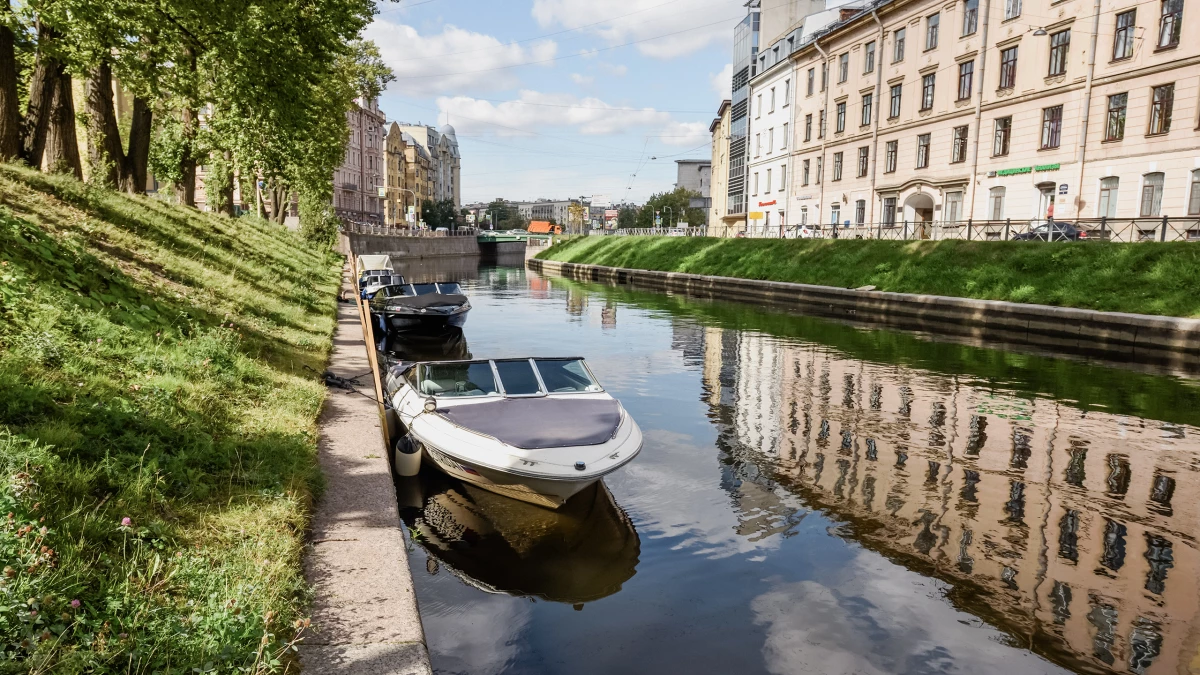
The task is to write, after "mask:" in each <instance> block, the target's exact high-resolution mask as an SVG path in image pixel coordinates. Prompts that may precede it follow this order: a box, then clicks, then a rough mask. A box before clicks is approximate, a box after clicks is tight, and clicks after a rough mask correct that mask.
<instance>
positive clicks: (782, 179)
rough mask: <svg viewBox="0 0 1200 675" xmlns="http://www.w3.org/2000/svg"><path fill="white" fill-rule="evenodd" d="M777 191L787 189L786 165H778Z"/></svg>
mask: <svg viewBox="0 0 1200 675" xmlns="http://www.w3.org/2000/svg"><path fill="white" fill-rule="evenodd" d="M779 189H780V190H786V189H787V164H780V165H779Z"/></svg>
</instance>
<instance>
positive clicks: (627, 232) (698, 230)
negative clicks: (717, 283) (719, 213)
mask: <svg viewBox="0 0 1200 675" xmlns="http://www.w3.org/2000/svg"><path fill="white" fill-rule="evenodd" d="M708 230H709V228H707V227H704V226H699V227H626V228H623V229H618V230H592V231H591V232H589V233H588V234H589V235H590V236H593V237H605V236H606V237H708V236H716V235H710V234H708Z"/></svg>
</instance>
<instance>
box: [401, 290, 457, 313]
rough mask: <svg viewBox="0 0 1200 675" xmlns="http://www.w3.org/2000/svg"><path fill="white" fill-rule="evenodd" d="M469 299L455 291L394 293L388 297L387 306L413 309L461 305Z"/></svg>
mask: <svg viewBox="0 0 1200 675" xmlns="http://www.w3.org/2000/svg"><path fill="white" fill-rule="evenodd" d="M466 301H467V296H465V295H457V294H454V293H450V294H446V295H443V294H441V293H427V294H425V295H393V296H391V297H389V298H388V299H387V306H389V307H390V306H392V305H403V306H405V307H412V308H413V309H423V308H426V307H437V306H439V305H461V304H463V303H465V302H466Z"/></svg>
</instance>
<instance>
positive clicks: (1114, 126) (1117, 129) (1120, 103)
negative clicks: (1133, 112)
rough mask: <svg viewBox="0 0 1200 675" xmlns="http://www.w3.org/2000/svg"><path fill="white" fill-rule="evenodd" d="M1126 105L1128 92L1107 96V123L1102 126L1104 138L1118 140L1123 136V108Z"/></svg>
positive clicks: (1124, 108)
mask: <svg viewBox="0 0 1200 675" xmlns="http://www.w3.org/2000/svg"><path fill="white" fill-rule="evenodd" d="M1128 105H1129V94H1128V93H1125V94H1113V95H1112V96H1109V97H1108V124H1106V125H1105V127H1104V140H1106V141H1119V140H1121V139H1122V138H1125V110H1126V108H1127V107H1128Z"/></svg>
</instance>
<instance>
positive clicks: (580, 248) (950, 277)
mask: <svg viewBox="0 0 1200 675" xmlns="http://www.w3.org/2000/svg"><path fill="white" fill-rule="evenodd" d="M538 257H539V258H544V259H547V260H560V261H563V262H574V263H586V264H591V265H606V266H611V267H626V268H632V269H643V270H655V271H664V272H687V273H691V274H708V275H715V276H726V277H737V278H743V279H764V280H769V281H790V282H796V283H805V284H819V285H824V286H839V287H842V288H858V287H860V286H868V285H869V286H875V287H876V288H877V289H878V290H881V291H895V292H900V293H924V294H930V295H946V296H953V297H961V298H977V299H982V300H1006V301H1009V302H1025V303H1033V304H1043V305H1058V306H1062V307H1078V308H1082V309H1095V310H1102V311H1111V312H1133V313H1137V314H1161V315H1166V316H1182V317H1200V293H1197V292H1196V289H1197V288H1200V245H1196V244H1191V243H1186V242H1179V243H1150V242H1147V243H1139V244H1113V243H1105V242H1086V243H1052V244H1047V243H1038V242H970V241H918V242H903V241H896V242H893V241H877V240H859V239H854V240H829V239H786V240H780V239H714V238H708V237H581V238H576V239H572V240H570V241H567V242H564V243H561V244H557V245H555V246H553V247H551V248H549V249H547V250H546V251H543V252H542V253H540V254H539V255H538Z"/></svg>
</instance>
